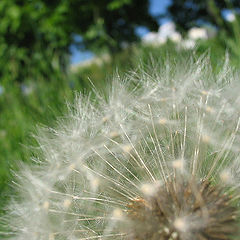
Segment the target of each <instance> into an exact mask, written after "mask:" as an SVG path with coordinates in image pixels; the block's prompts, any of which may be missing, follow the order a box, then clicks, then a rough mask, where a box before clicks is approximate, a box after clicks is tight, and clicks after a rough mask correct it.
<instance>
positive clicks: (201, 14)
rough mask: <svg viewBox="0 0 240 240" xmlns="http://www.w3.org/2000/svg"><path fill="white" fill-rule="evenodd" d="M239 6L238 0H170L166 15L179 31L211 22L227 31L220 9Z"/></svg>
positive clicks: (237, 7) (236, 8) (237, 8)
mask: <svg viewBox="0 0 240 240" xmlns="http://www.w3.org/2000/svg"><path fill="white" fill-rule="evenodd" d="M239 8H240V1H239V0H172V1H171V4H170V5H169V7H168V16H169V17H170V18H171V19H172V20H173V21H174V22H175V23H176V25H177V27H178V29H179V30H180V31H184V30H188V29H189V28H191V27H193V26H199V25H202V24H211V25H213V26H215V27H217V28H218V29H225V30H226V31H228V30H229V29H228V23H227V22H226V19H224V17H223V14H222V13H223V12H222V11H223V10H226V9H234V10H239Z"/></svg>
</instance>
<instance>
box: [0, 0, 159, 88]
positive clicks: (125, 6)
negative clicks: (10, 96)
mask: <svg viewBox="0 0 240 240" xmlns="http://www.w3.org/2000/svg"><path fill="white" fill-rule="evenodd" d="M148 4H149V3H148V0H140V1H136V0H111V1H109V0H103V1H99V0H92V1H86V0H51V1H48V0H34V1H33V0H1V1H0V18H1V22H0V56H1V58H0V79H1V82H4V83H6V82H9V81H19V82H23V81H28V80H35V81H36V80H48V81H50V80H52V79H53V78H56V77H59V74H60V75H61V74H62V73H65V71H66V69H67V66H68V63H69V47H70V46H71V45H72V44H77V45H78V46H79V47H80V48H88V49H91V50H94V51H104V50H105V51H107V50H111V51H117V50H120V49H121V48H122V47H123V46H124V43H128V42H132V41H135V40H137V36H136V34H135V28H136V26H138V25H140V26H147V27H150V28H151V29H157V27H158V26H157V23H156V21H155V20H154V19H153V18H152V17H151V16H150V15H149V13H148ZM136 9H137V11H136ZM76 36H81V40H80V41H77V37H76Z"/></svg>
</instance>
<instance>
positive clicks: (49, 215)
mask: <svg viewBox="0 0 240 240" xmlns="http://www.w3.org/2000/svg"><path fill="white" fill-rule="evenodd" d="M182 62H184V67H182V66H181V65H178V64H179V63H178V64H177V63H175V62H174V63H173V62H172V63H165V64H161V66H160V67H155V68H154V70H153V71H150V72H144V71H142V72H141V71H140V72H138V73H133V74H132V75H127V76H126V77H125V78H123V79H122V80H119V77H116V80H114V81H113V83H112V86H111V87H110V90H109V93H108V95H107V97H105V96H104V97H103V96H100V94H97V95H96V99H97V102H96V103H95V102H92V101H91V100H90V97H86V96H82V95H79V96H77V98H76V100H75V104H74V105H73V106H69V113H68V115H67V117H65V118H63V119H61V120H59V123H58V126H57V127H56V129H51V128H46V129H41V130H39V133H38V135H37V137H36V138H37V141H38V142H39V150H38V152H36V154H34V155H37V156H38V157H37V158H36V159H35V164H33V165H32V166H26V165H24V166H23V168H22V171H20V172H19V173H17V174H16V178H17V184H16V186H17V190H18V193H19V195H18V196H17V197H16V199H15V200H13V201H12V202H11V203H10V204H9V207H8V214H7V215H6V216H5V217H4V218H3V219H4V221H3V222H6V225H7V227H8V229H9V228H10V229H11V230H12V231H11V233H9V235H11V237H12V239H13V240H23V239H31V240H45V239H49V240H53V239H55V240H61V239H68V240H76V239H81V240H83V239H85V240H90V239H102V240H105V239H106V240H111V239H112V240H113V239H114V240H115V239H116V240H146V239H148V240H156V239H164V240H174V239H176V240H192V239H196V240H203V239H204V240H212V239H225V240H231V239H233V237H235V238H236V239H238V238H239V231H238V222H239V220H240V217H239V212H240V211H239V210H240V209H239V198H240V194H239V190H240V189H239V181H238V178H239V176H238V175H239V165H240V163H239V159H240V158H239V144H240V132H239V125H240V115H239V96H238V95H239V91H238V90H239V89H240V88H239V87H240V86H239V83H238V81H237V79H238V78H237V77H236V76H235V75H234V74H233V72H232V70H226V69H228V68H227V67H224V68H223V69H222V72H221V73H219V74H218V75H217V76H213V74H212V70H211V68H210V64H209V61H208V59H207V58H205V57H201V58H200V59H198V60H194V58H191V59H189V60H188V61H185V60H184V61H182ZM226 66H227V65H226ZM158 68H159V69H158ZM232 89H234V90H235V91H232ZM0 222H1V221H0Z"/></svg>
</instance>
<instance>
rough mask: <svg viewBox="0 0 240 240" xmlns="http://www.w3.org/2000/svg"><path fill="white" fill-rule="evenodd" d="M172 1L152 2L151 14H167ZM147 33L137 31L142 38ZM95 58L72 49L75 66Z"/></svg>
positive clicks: (153, 0) (152, 0) (140, 29)
mask: <svg viewBox="0 0 240 240" xmlns="http://www.w3.org/2000/svg"><path fill="white" fill-rule="evenodd" d="M170 1H171V0H150V9H149V11H150V13H151V14H152V15H153V16H156V15H158V14H162V13H165V12H166V8H167V6H168V4H169V3H170ZM166 21H168V20H167V19H163V20H162V22H166ZM147 32H148V31H147V29H145V28H138V29H137V33H138V34H139V35H140V36H143V35H144V34H146V33H147ZM93 56H94V55H93V54H92V53H91V52H89V51H85V52H80V51H78V50H77V49H76V48H72V57H71V63H73V64H75V63H78V62H81V61H84V60H87V59H90V58H92V57H93Z"/></svg>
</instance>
